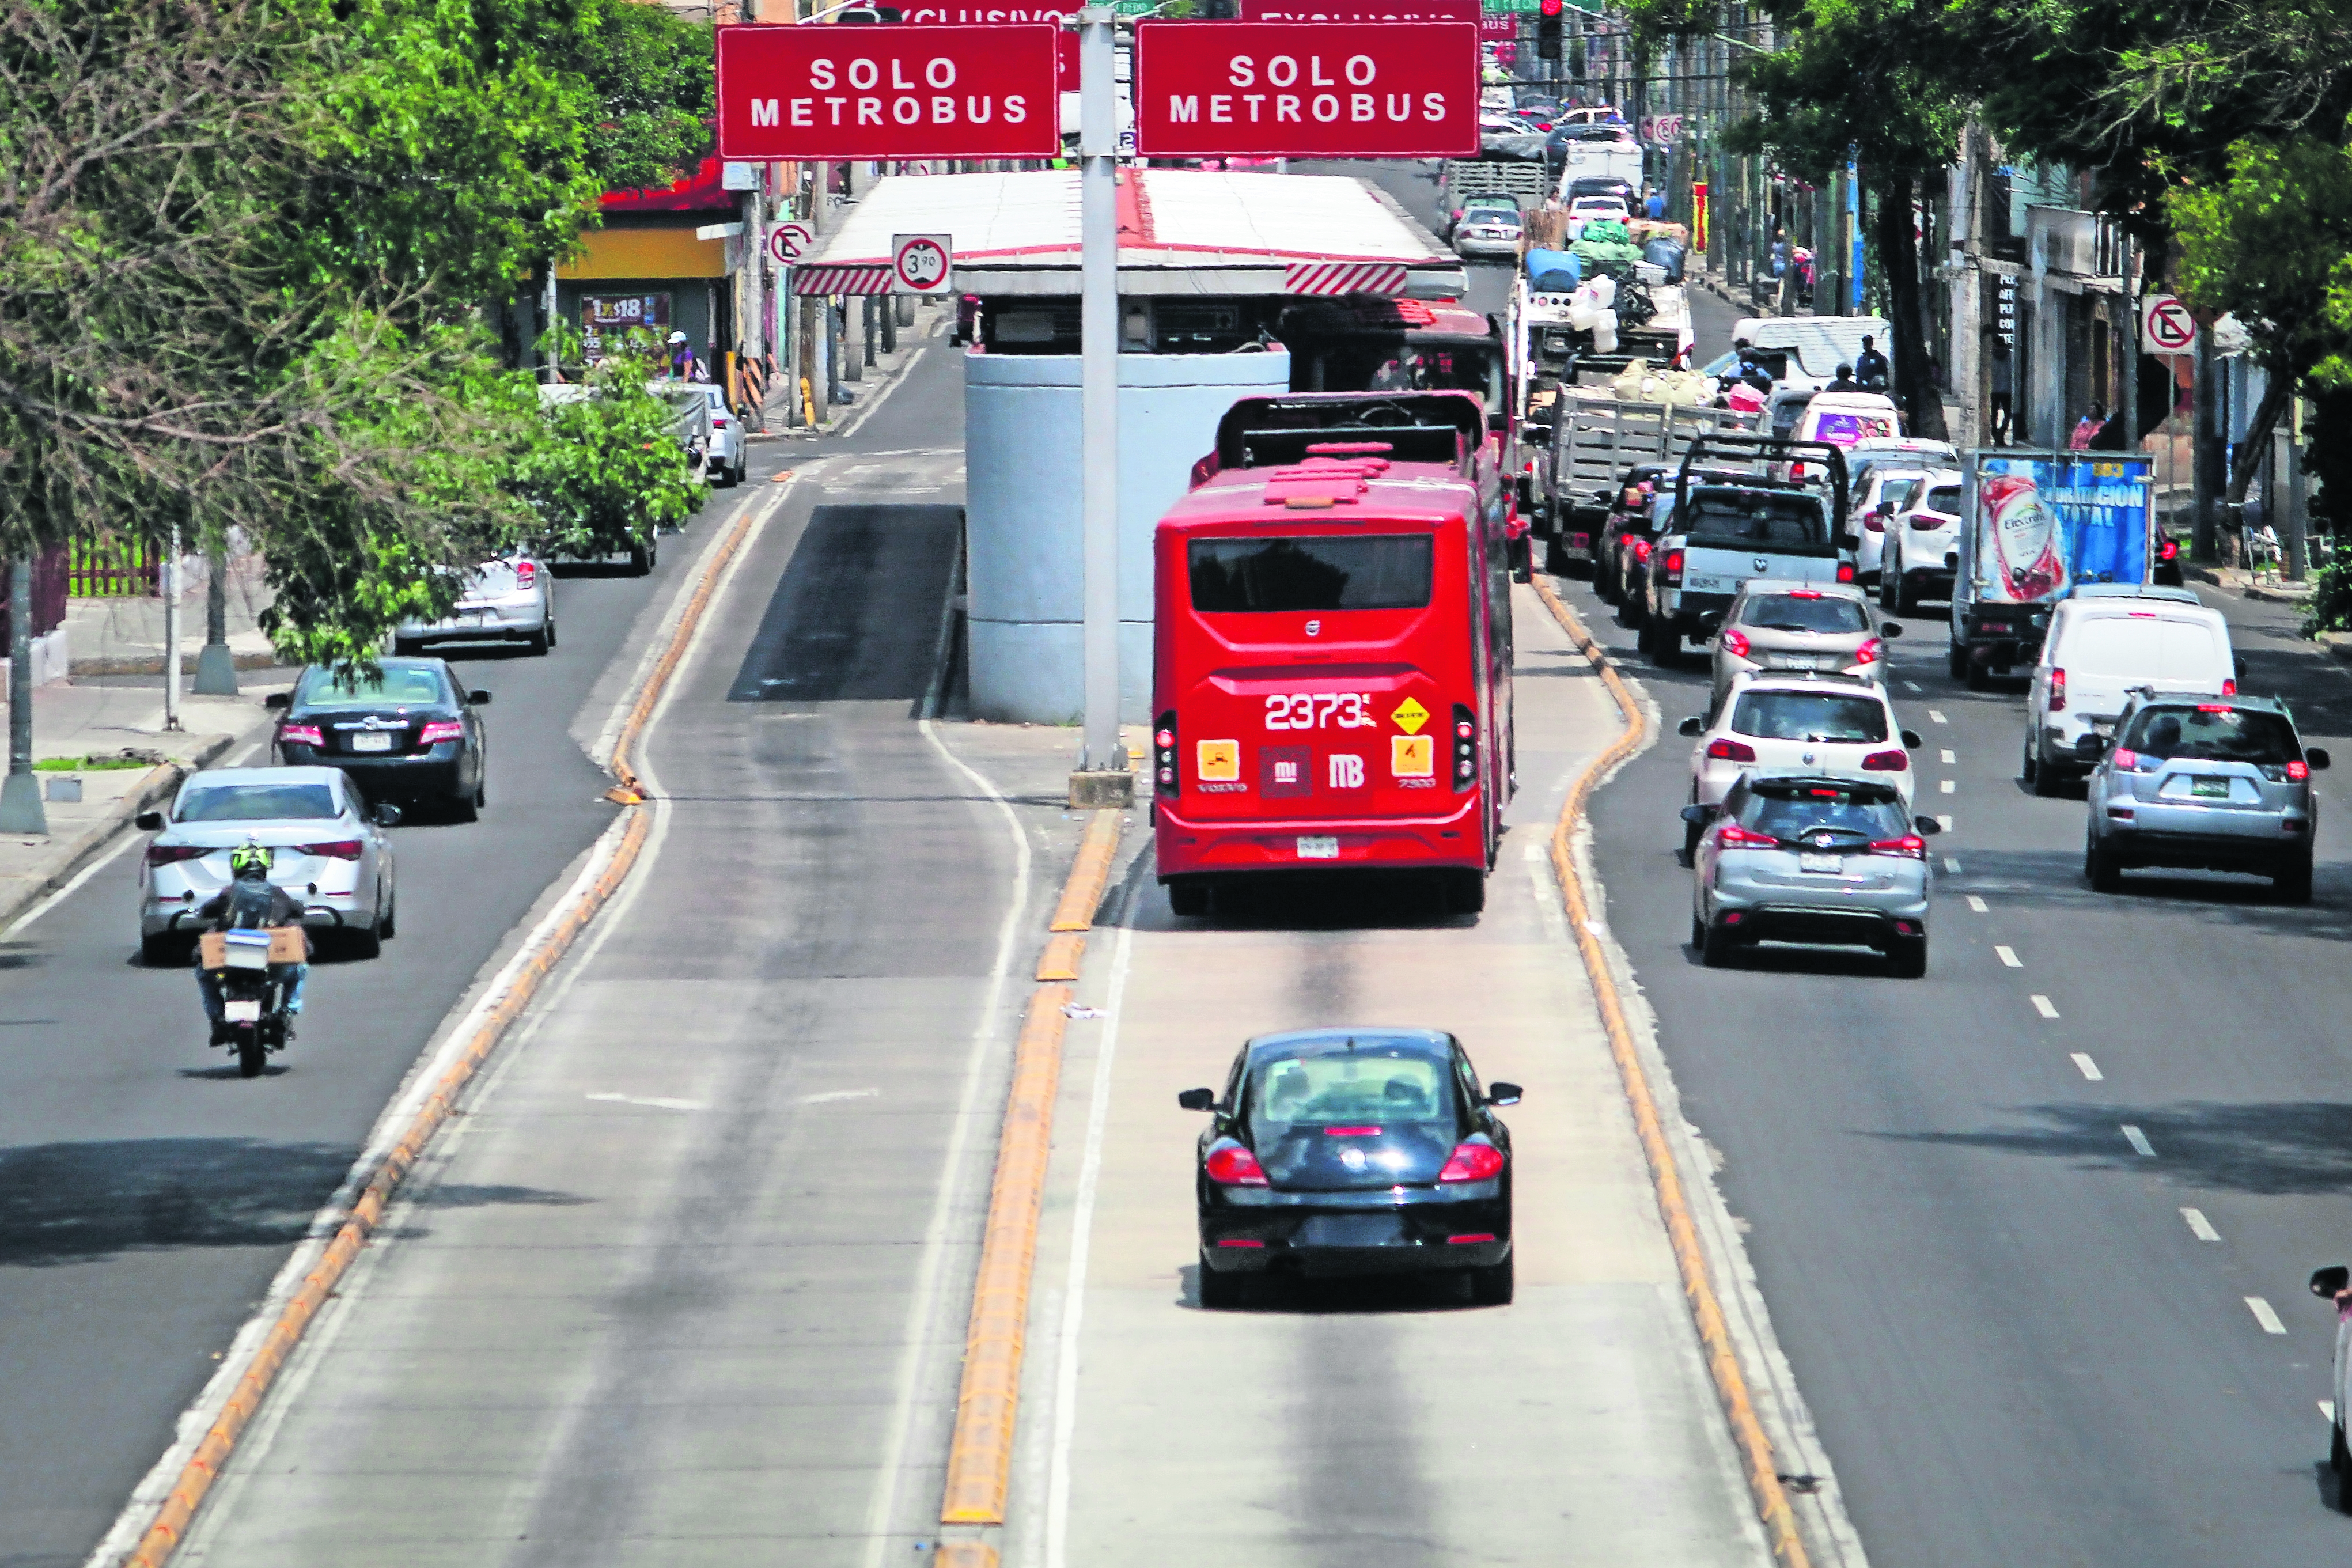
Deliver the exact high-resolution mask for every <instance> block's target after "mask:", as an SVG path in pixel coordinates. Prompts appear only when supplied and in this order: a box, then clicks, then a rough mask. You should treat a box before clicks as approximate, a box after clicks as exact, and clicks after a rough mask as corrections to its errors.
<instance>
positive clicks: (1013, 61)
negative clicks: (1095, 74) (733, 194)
mask: <svg viewBox="0 0 2352 1568" xmlns="http://www.w3.org/2000/svg"><path fill="white" fill-rule="evenodd" d="M1060 31H1061V29H1060V28H1059V27H1057V26H1055V25H1054V24H1052V23H1050V22H1028V23H1013V24H1008V25H1004V26H923V27H828V26H760V25H757V24H749V25H742V26H725V27H721V28H719V156H720V157H721V158H726V159H737V160H743V161H747V162H749V161H757V160H761V159H769V158H795V159H816V160H823V159H844V160H846V159H863V158H882V159H898V158H1051V157H1055V156H1056V155H1058V154H1059V153H1060V152H1061V150H1062V137H1061V124H1060V116H1059V113H1058V110H1059V106H1060V100H1059V98H1058V97H1057V96H1056V93H1057V90H1058V89H1057V87H1056V82H1055V78H1056V74H1057V71H1056V58H1057V52H1058V51H1057V46H1056V43H1055V39H1056V37H1057V36H1058V34H1059V33H1060Z"/></svg>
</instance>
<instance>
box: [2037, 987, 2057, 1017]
mask: <svg viewBox="0 0 2352 1568" xmlns="http://www.w3.org/2000/svg"><path fill="white" fill-rule="evenodd" d="M2033 1010H2034V1011H2035V1012H2037V1013H2039V1014H2041V1015H2042V1016H2043V1017H2045V1018H2054V1017H2056V1016H2058V1009H2057V1008H2055V1007H2053V1006H2052V1005H2050V998H2049V997H2047V996H2044V995H2042V993H2040V992H2039V991H2037V992H2035V993H2034V994H2033Z"/></svg>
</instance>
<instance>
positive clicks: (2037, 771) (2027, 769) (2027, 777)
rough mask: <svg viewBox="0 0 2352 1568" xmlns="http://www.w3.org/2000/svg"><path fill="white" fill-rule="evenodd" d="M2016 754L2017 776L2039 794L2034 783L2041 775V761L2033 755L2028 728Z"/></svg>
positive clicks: (2030, 732) (2031, 738) (2031, 740)
mask: <svg viewBox="0 0 2352 1568" xmlns="http://www.w3.org/2000/svg"><path fill="white" fill-rule="evenodd" d="M2017 754H2018V763H2017V776H2018V777H2019V778H2020V779H2021V780H2023V781H2024V782H2025V784H2026V786H2027V787H2028V788H2030V789H2032V790H2033V792H2034V793H2035V794H2036V795H2039V794H2041V793H2042V792H2041V790H2040V789H2039V788H2038V787H2036V781H2037V780H2038V779H2039V777H2040V775H2041V773H2042V763H2041V759H2040V758H2038V757H2036V756H2035V755H2034V754H2033V735H2032V731H2031V729H2030V728H2029V729H2028V731H2027V733H2026V737H2025V740H2024V742H2023V743H2022V744H2021V745H2020V746H2019V747H2018V751H2017Z"/></svg>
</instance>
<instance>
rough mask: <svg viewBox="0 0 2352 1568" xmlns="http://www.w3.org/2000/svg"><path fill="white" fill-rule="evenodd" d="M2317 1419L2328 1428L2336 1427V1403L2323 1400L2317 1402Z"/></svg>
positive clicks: (2330, 1400)
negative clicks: (2323, 1422)
mask: <svg viewBox="0 0 2352 1568" xmlns="http://www.w3.org/2000/svg"><path fill="white" fill-rule="evenodd" d="M2319 1418H2320V1419H2321V1420H2322V1421H2325V1422H2326V1423H2327V1424H2328V1425H2329V1426H2335V1425H2336V1401H2334V1400H2332V1399H2323V1400H2321V1401H2320V1402H2319Z"/></svg>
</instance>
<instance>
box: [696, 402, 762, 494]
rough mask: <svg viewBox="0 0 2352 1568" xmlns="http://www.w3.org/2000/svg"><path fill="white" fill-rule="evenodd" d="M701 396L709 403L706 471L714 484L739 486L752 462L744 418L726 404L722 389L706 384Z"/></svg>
mask: <svg viewBox="0 0 2352 1568" xmlns="http://www.w3.org/2000/svg"><path fill="white" fill-rule="evenodd" d="M702 395H703V397H704V399H705V400H706V401H707V402H708V403H709V405H710V457H709V468H708V469H707V470H706V472H708V473H709V476H710V479H711V481H712V482H713V483H715V484H721V485H740V484H741V483H742V482H743V476H744V475H745V474H746V473H747V472H749V471H750V468H751V448H750V447H749V446H748V445H747V444H746V443H745V441H744V439H743V421H742V420H740V418H738V417H736V415H735V411H734V410H733V409H731V408H730V407H728V406H727V394H726V389H725V388H723V387H719V386H708V385H707V386H704V387H703V388H702Z"/></svg>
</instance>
